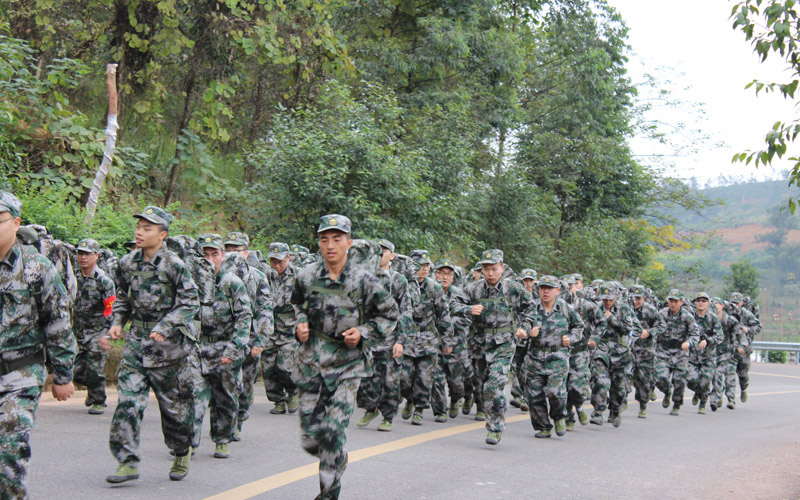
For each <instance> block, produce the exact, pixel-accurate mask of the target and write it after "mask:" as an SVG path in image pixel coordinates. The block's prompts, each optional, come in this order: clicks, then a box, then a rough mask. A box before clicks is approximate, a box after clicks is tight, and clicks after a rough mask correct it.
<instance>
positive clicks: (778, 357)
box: [767, 351, 789, 363]
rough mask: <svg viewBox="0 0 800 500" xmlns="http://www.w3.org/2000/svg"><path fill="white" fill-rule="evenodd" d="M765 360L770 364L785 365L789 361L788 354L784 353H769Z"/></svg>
mask: <svg viewBox="0 0 800 500" xmlns="http://www.w3.org/2000/svg"><path fill="white" fill-rule="evenodd" d="M767 359H768V361H769V362H770V363H787V362H788V361H789V353H788V352H786V351H769V357H768V358H767Z"/></svg>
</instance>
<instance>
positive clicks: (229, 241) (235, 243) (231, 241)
mask: <svg viewBox="0 0 800 500" xmlns="http://www.w3.org/2000/svg"><path fill="white" fill-rule="evenodd" d="M223 245H225V246H227V245H234V246H237V247H240V246H244V247H246V246H247V243H244V242H242V241H233V240H228V241H226V242H224V243H223Z"/></svg>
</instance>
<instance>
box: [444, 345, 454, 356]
mask: <svg viewBox="0 0 800 500" xmlns="http://www.w3.org/2000/svg"><path fill="white" fill-rule="evenodd" d="M442 352H443V353H444V354H445V356H449V355H450V353H451V352H453V348H452V347H445V348H443V349H442Z"/></svg>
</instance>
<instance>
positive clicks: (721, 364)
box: [709, 351, 736, 408]
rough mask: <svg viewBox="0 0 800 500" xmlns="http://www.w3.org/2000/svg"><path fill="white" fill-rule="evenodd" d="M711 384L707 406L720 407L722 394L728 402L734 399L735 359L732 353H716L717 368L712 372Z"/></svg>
mask: <svg viewBox="0 0 800 500" xmlns="http://www.w3.org/2000/svg"><path fill="white" fill-rule="evenodd" d="M712 384H713V387H712V389H711V396H710V397H709V404H711V405H713V406H716V407H717V408H719V407H721V406H722V394H723V392H724V393H725V397H727V398H728V401H733V400H735V399H736V359H735V358H734V355H733V353H732V352H730V351H728V352H724V353H720V352H717V368H716V370H714V378H713V380H712Z"/></svg>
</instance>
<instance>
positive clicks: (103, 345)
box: [97, 337, 111, 352]
mask: <svg viewBox="0 0 800 500" xmlns="http://www.w3.org/2000/svg"><path fill="white" fill-rule="evenodd" d="M97 343H98V344H99V345H100V349H102V350H103V352H108V351H109V349H111V339H109V338H108V337H100V338H99V339H97Z"/></svg>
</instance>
